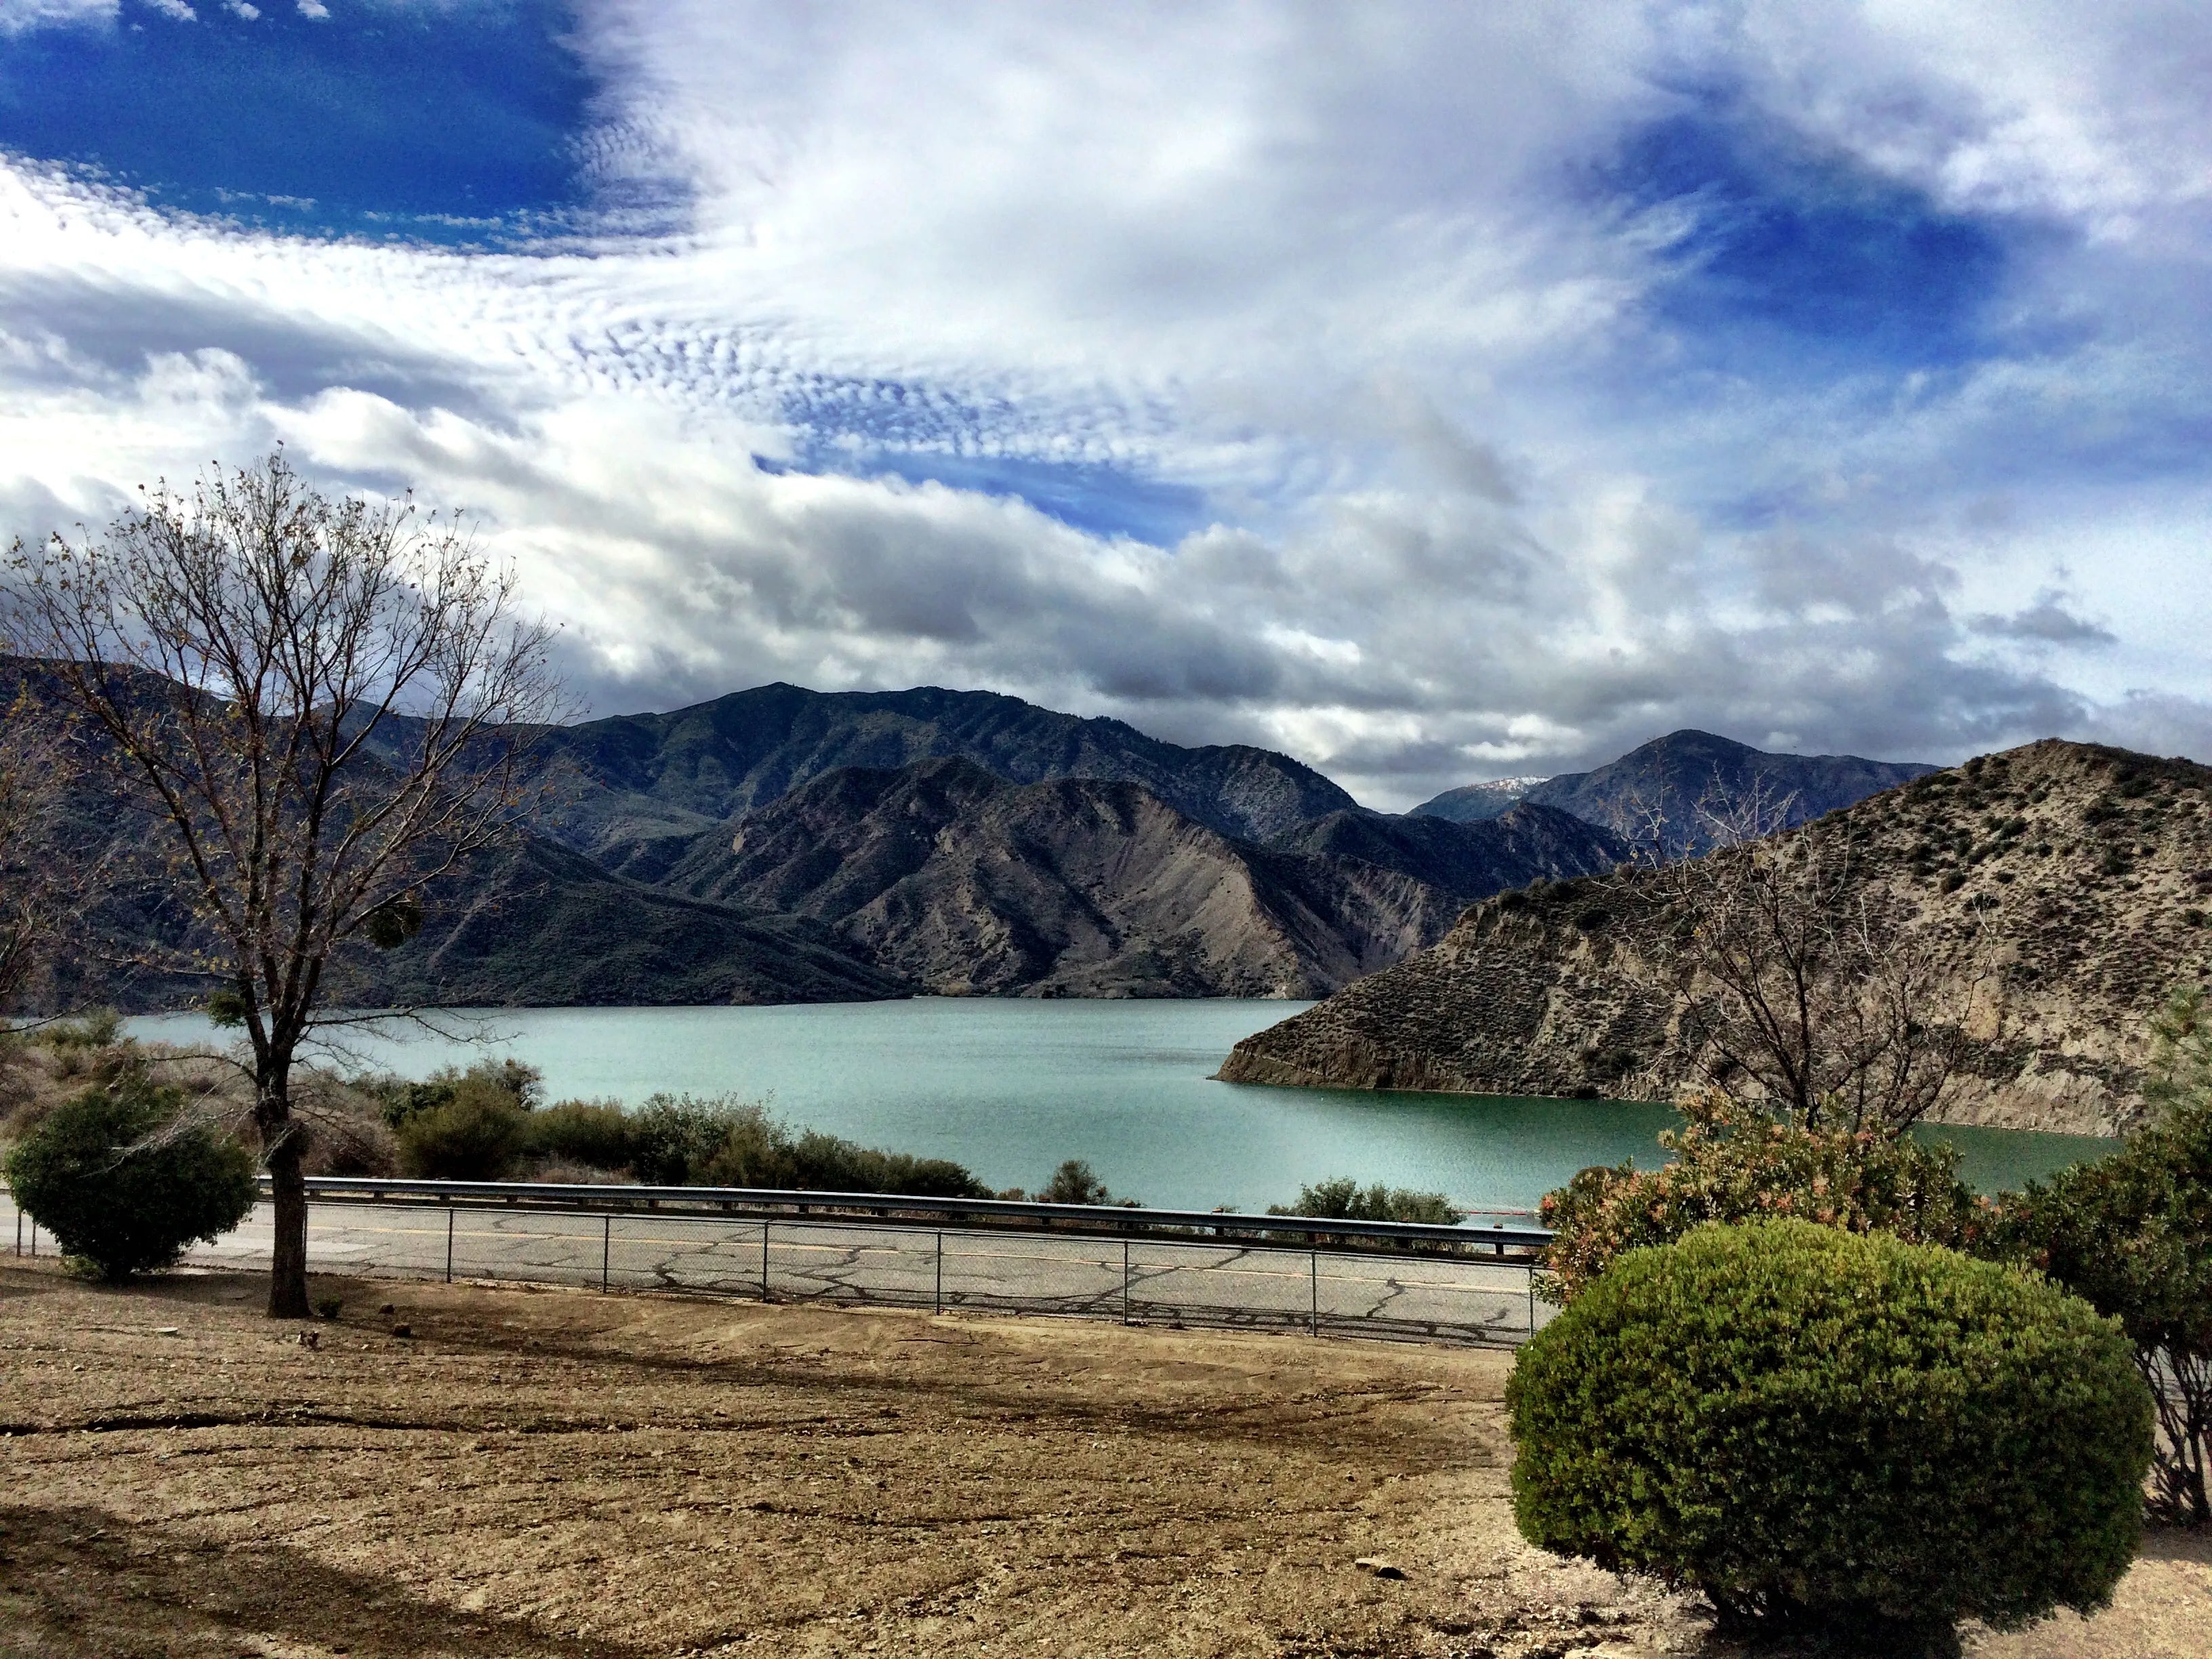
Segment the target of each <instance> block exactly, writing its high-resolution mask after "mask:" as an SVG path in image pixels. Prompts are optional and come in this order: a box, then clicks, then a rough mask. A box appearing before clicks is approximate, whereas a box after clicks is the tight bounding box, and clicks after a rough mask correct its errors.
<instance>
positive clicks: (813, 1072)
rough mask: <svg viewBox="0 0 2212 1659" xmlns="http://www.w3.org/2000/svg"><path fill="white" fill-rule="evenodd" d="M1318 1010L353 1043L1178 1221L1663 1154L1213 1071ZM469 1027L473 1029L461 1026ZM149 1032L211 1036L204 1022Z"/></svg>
mask: <svg viewBox="0 0 2212 1659" xmlns="http://www.w3.org/2000/svg"><path fill="white" fill-rule="evenodd" d="M1304 1006H1310V1005H1306V1004H1302V1003H1286V1002H1233V1001H1189V1002H1166V1001H1162V1002H1140V1001H1110V1002H1109V1001H1098V1002H1085V1001H1039V1000H1006V1001H999V1000H981V999H977V1000H966V999H960V1000H954V999H940V998H918V999H915V1000H912V1001H907V1002H871V1003H835V1004H809V1005H802V1006H787V1007H774V1008H530V1009H502V1010H497V1011H493V1012H486V1013H483V1014H481V1015H478V1016H475V1017H473V1018H475V1020H476V1021H477V1022H478V1023H477V1024H476V1025H475V1026H474V1027H473V1029H475V1030H478V1031H480V1032H481V1033H483V1035H484V1036H485V1037H486V1038H487V1039H488V1040H486V1041H483V1042H473V1043H472V1042H462V1041H455V1040H451V1039H448V1038H441V1037H438V1036H432V1035H428V1034H424V1033H420V1032H416V1033H413V1034H401V1035H392V1036H377V1035H366V1034H361V1033H356V1034H353V1035H352V1036H350V1038H349V1044H350V1048H351V1050H352V1052H351V1053H350V1054H348V1055H346V1056H345V1057H343V1062H342V1063H344V1064H346V1065H347V1066H348V1067H349V1069H352V1068H356V1067H364V1066H365V1067H373V1068H375V1069H380V1070H391V1071H396V1072H400V1073H405V1074H409V1075H412V1076H417V1077H419V1076H422V1075H423V1074H424V1073H428V1072H429V1071H431V1070H432V1069H434V1068H435V1067H436V1066H440V1065H442V1064H445V1063H447V1061H449V1060H459V1061H460V1062H462V1063H464V1064H466V1063H467V1062H468V1061H470V1060H472V1059H475V1058H478V1057H480V1056H482V1055H483V1054H512V1055H514V1056H515V1057H517V1058H519V1059H521V1060H526V1061H528V1062H529V1063H530V1064H532V1065H533V1066H538V1067H539V1068H540V1069H541V1070H543V1071H544V1074H545V1083H546V1089H547V1093H548V1096H549V1097H550V1098H552V1099H556V1100H557V1099H562V1098H566V1097H572V1096H582V1097H593V1096H600V1097H611V1098H614V1099H617V1100H622V1101H625V1102H629V1103H636V1102H638V1101H641V1100H642V1099H644V1098H645V1097H647V1095H649V1094H652V1093H653V1092H654V1091H657V1090H664V1089H665V1090H669V1091H675V1092H678V1093H682V1092H690V1093H693V1094H724V1093H728V1094H736V1095H739V1096H742V1097H745V1098H747V1099H763V1098H765V1099H768V1100H769V1101H770V1102H771V1103H772V1104H773V1105H774V1107H775V1109H776V1111H777V1112H778V1113H780V1114H781V1115H782V1116H783V1117H785V1118H786V1119H787V1120H788V1121H791V1122H793V1123H794V1124H798V1125H800V1126H803V1127H811V1128H817V1129H823V1130H827V1131H829V1133H832V1134H840V1135H845V1136H848V1137H849V1138H850V1139H854V1140H858V1141H860V1142H863V1143H864V1144H866V1145H869V1146H887V1147H894V1148H896V1149H898V1150H901V1151H905V1152H919V1153H923V1154H927V1155H929V1156H933V1157H939V1158H955V1159H957V1160H958V1161H959V1162H961V1163H963V1164H966V1165H968V1167H969V1168H970V1169H972V1170H975V1173H976V1174H977V1175H979V1176H981V1177H982V1178H983V1179H984V1180H985V1181H987V1182H990V1183H991V1184H992V1185H993V1186H994V1187H1001V1188H1003V1187H1014V1186H1020V1187H1027V1188H1035V1187H1036V1186H1038V1185H1040V1184H1042V1182H1043V1181H1044V1180H1045V1179H1046V1177H1047V1176H1048V1175H1049V1174H1050V1173H1051V1171H1052V1169H1053V1166H1054V1164H1058V1163H1059V1162H1060V1160H1061V1159H1063V1158H1086V1159H1088V1160H1089V1161H1090V1163H1091V1167H1092V1168H1093V1169H1095V1170H1097V1172H1098V1174H1099V1176H1100V1177H1101V1178H1102V1179H1103V1180H1104V1181H1105V1182H1106V1183H1107V1185H1108V1186H1109V1187H1110V1188H1112V1189H1113V1190H1114V1192H1115V1194H1116V1195H1117V1196H1123V1195H1126V1196H1132V1197H1135V1198H1139V1199H1142V1200H1144V1201H1145V1202H1146V1203H1148V1204H1154V1205H1159V1206H1166V1207H1171V1208H1188V1209H1201V1210H1203V1209H1212V1208H1214V1207H1215V1206H1220V1205H1227V1206H1231V1207H1233V1208H1236V1209H1239V1210H1250V1209H1255V1208H1264V1207H1265V1206H1267V1205H1268V1204H1271V1203H1283V1202H1286V1201H1287V1200H1291V1199H1292V1198H1295V1197H1296V1196H1297V1191H1298V1188H1300V1187H1302V1186H1304V1185H1306V1184H1307V1183H1309V1182H1316V1181H1322V1180H1326V1179H1328V1178H1329V1177H1331V1176H1354V1177H1356V1178H1357V1179H1358V1180H1359V1181H1361V1182H1376V1181H1380V1182H1388V1183H1389V1184H1390V1185H1392V1186H1403V1187H1418V1188H1424V1189H1429V1190H1439V1191H1442V1192H1444V1193H1446V1194H1449V1195H1450V1196H1451V1198H1452V1199H1453V1200H1455V1202H1457V1203H1459V1204H1461V1205H1462V1206H1465V1207H1468V1208H1469V1209H1504V1210H1516V1209H1527V1208H1530V1207H1533V1206H1534V1204H1535V1202H1536V1200H1538V1199H1539V1198H1540V1197H1541V1196H1542V1194H1544V1193H1545V1192H1546V1191H1547V1189H1548V1188H1553V1187H1556V1186H1558V1185H1559V1183H1560V1182H1564V1181H1565V1180H1566V1179H1567V1177H1568V1176H1571V1175H1573V1174H1574V1172H1575V1171H1576V1170H1579V1169H1581V1168H1583V1166H1584V1165H1585V1164H1617V1163H1619V1162H1620V1160H1621V1159H1623V1158H1634V1159H1636V1161H1637V1162H1638V1163H1639V1164H1641V1163H1645V1162H1655V1163H1656V1161H1657V1160H1658V1158H1659V1157H1660V1150H1659V1146H1658V1143H1657V1141H1656V1139H1655V1137H1656V1135H1657V1133H1658V1132H1659V1131H1660V1130H1661V1129H1662V1127H1665V1126H1666V1125H1667V1124H1668V1122H1669V1121H1671V1119H1672V1116H1673V1114H1672V1113H1670V1112H1669V1111H1668V1109H1666V1108H1665V1107H1663V1106H1656V1105H1651V1104H1648V1103H1628V1102H1617V1101H1579V1100H1571V1101H1570V1100H1513V1099H1503V1098H1497V1097H1477V1096H1465V1095H1417V1094H1373V1093H1369V1092H1367V1091H1360V1090H1317V1089H1263V1088H1253V1087H1249V1086H1240V1085H1235V1084H1228V1083H1216V1082H1213V1081H1212V1079H1211V1078H1210V1077H1209V1075H1208V1074H1209V1073H1212V1071H1213V1070H1214V1069H1215V1068H1216V1067H1217V1066H1219V1065H1220V1063H1221V1060H1222V1058H1223V1056H1225V1054H1228V1052H1229V1050H1230V1048H1231V1045H1233V1044H1234V1043H1235V1042H1237V1040H1238V1039H1239V1038H1240V1037H1244V1036H1249V1035H1251V1033H1253V1032H1254V1031H1256V1030H1260V1029H1261V1028H1262V1027H1264V1026H1267V1025H1271V1024H1274V1023H1275V1022H1276V1021H1277V1020H1279V1019H1285V1018H1289V1017H1290V1016H1291V1014H1294V1013H1296V1012H1298V1011H1299V1010H1300V1009H1301V1008H1302V1007H1304ZM441 1018H445V1019H446V1020H447V1023H449V1024H456V1025H457V1026H458V1025H459V1024H462V1023H464V1022H462V1021H460V1020H458V1019H456V1018H455V1017H452V1016H444V1017H441ZM129 1029H130V1030H131V1032H132V1034H133V1035H135V1036H142V1037H146V1038H152V1039H158V1040H161V1041H164V1042H209V1041H211V1040H214V1039H215V1038H216V1036H218V1035H219V1034H217V1033H215V1032H214V1031H212V1030H211V1028H210V1026H209V1025H208V1024H207V1022H206V1021H205V1020H204V1019H203V1018H199V1017H198V1016H197V1015H181V1014H170V1015H156V1016H150V1017H147V1018H138V1019H134V1020H131V1022H130V1023H129ZM1938 1133H1942V1135H1943V1136H1945V1137H1946V1138H1948V1139H1951V1140H1952V1141H1954V1144H1956V1145H1957V1146H1959V1147H1960V1152H1962V1154H1963V1155H1964V1157H1965V1159H1966V1172H1967V1176H1968V1178H1969V1179H1970V1180H1972V1181H1973V1182H1975V1184H1976V1185H1978V1186H1982V1187H1984V1188H1998V1187H2007V1186H2015V1185H2017V1184H2019V1183H2020V1182H2021V1181H2023V1180H2026V1179H2028V1178H2030V1177H2033V1176H2039V1175H2043V1174H2046V1173H2048V1172H2049V1171H2051V1170H2055V1169H2057V1168H2059V1167H2061V1166H2063V1164H2069V1163H2071V1162H2073V1161H2074V1160H2075V1158H2080V1157H2082V1156H2085V1155H2087V1156H2093V1155H2095V1154H2096V1153H2098V1152H2106V1151H2110V1150H2111V1147H2112V1143H2111V1142H2109V1141H2100V1140H2090V1139H2081V1138H2079V1137H2075V1136H2070V1135H2035V1134H2021V1133H2011V1132H2008V1131H2005V1130H1998V1129H1944V1130H1942V1131H1940V1132H1938Z"/></svg>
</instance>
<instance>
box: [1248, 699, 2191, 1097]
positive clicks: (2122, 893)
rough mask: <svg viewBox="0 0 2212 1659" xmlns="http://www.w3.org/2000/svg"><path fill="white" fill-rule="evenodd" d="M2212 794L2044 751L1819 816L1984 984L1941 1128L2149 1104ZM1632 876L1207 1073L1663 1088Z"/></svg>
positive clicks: (1392, 974)
mask: <svg viewBox="0 0 2212 1659" xmlns="http://www.w3.org/2000/svg"><path fill="white" fill-rule="evenodd" d="M2208 795H2212V769H2208V768H2206V767H2203V766H2199V765H2197V764H2196V763H2192V762H2189V761H2180V760H2155V759H2152V758H2149V757H2145V756H2141V755H2133V754H2129V753H2127V752H2125V751H2124V750H2112V749H2105V748H2099V747H2095V746H2093V745H2087V744H2070V743H2062V742H2057V741H2055V740H2053V741H2045V742H2042V743H2037V744H2029V745H2027V747H2025V748H2022V749H2016V750H2010V751H2008V752H2007V753H2004V754H2000V755H1994V756H1989V757H1983V758H1980V759H1978V760H1975V761H1971V762H1968V763H1966V765H1965V766H1962V767H1959V768H1955V769H1951V770H1948V771H1944V772H1940V773H1936V774H1933V775H1928V776H1924V777H1922V778H1920V779H1918V780H1917V781H1914V782H1912V783H1911V784H1909V785H1906V786H1905V787H1898V788H1892V789H1889V790H1887V791H1884V792H1883V793H1880V794H1877V795H1875V796H1873V797H1871V798H1869V799H1865V800H1863V801H1861V802H1859V803H1857V805H1853V806H1850V807H1849V808H1847V809H1844V811H1840V812H1838V813H1836V814H1834V815H1832V817H1830V818H1829V819H1828V820H1827V826H1826V827H1829V828H1833V829H1838V830H1839V831H1840V832H1841V833H1844V834H1845V835H1847V836H1849V837H1850V842H1851V844H1852V846H1853V848H1854V852H1855V856H1856V858H1857V865H1858V868H1859V869H1860V871H1861V872H1863V879H1864V880H1866V881H1867V882H1868V883H1869V884H1875V885H1876V886H1878V887H1880V888H1881V889H1882V890H1886V891H1887V892H1888V893H1891V894H1894V895H1895V896H1898V897H1899V899H1901V900H1903V901H1905V903H1906V905H1907V906H1908V907H1909V908H1911V910H1912V911H1913V912H1915V913H1916V915H1917V920H1916V921H1915V922H1914V923H1913V924H1912V925H1913V926H1915V927H1919V928H1922V929H1924V930H1927V931H1928V932H1929V933H1930V934H1931V935H1932V936H1933V939H1934V941H1935V943H1936V945H1937V947H1938V948H1939V949H1941V950H1942V951H1945V952H1946V953H1947V954H1948V957H1949V959H1950V960H1951V961H1952V963H1953V964H1954V969H1953V971H1954V975H1955V976H1965V975H1975V976H1976V980H1977V982H1976V984H1975V985H1974V986H1973V987H1972V988H1973V990H1974V992H1975V996H1974V999H1973V1001H1974V1006H1975V1008H1976V1010H1977V1012H1976V1015H1975V1018H1974V1020H1973V1021H1972V1024H1970V1028H1969V1029H1970V1033H1971V1035H1972V1036H1973V1038H1974V1039H1975V1048H1974V1054H1973V1057H1972V1063H1971V1066H1970V1067H1969V1069H1968V1072H1967V1073H1966V1075H1964V1076H1962V1077H1960V1079H1957V1081H1956V1082H1955V1083H1954V1088H1953V1092H1952V1094H1951V1096H1950V1097H1949V1098H1948V1102H1947V1103H1946V1106H1945V1108H1944V1109H1943V1112H1942V1116H1943V1117H1944V1118H1945V1119H1946V1120H1947V1121H1954V1122H1978V1123H1988V1124H1994V1125H2001V1126H2004V1127H2018V1128H2044V1129H2064V1130H2071V1131H2074V1132H2076V1133H2113V1132H2115V1131H2116V1130H2117V1129H2118V1128H2119V1127H2124V1125H2125V1124H2126V1123H2127V1122H2128V1121H2130V1120H2131V1118H2132V1117H2133V1116H2134V1115H2135V1114H2136V1113H2137V1112H2138V1111H2139V1110H2140V1109H2141V1099H2142V1097H2141V1086H2142V1063H2143V1060H2144V1046H2143V1043H2144V1030H2145V1025H2146V1023H2147V1022H2148V1019H2149V1018H2150V1016H2151V1015H2152V1013H2153V1012H2154V1011H2155V1010H2156V1008H2157V1007H2158V1006H2159V1004H2160V1001H2161V1000H2163V999H2164V998H2165V996H2166V994H2167V992H2168V991H2169V990H2170V989H2171V988H2172V987H2173V986H2175V985H2176V984H2179V983H2184V982H2202V981H2205V980H2207V979H2208V978H2212V923H2208V920H2207V911H2208V909H2212V804H2208ZM1717 856H1721V857H1727V856H1729V854H1717ZM1639 880H1643V881H1646V882H1648V878H1634V877H1629V878H1621V879H1620V880H1617V881H1612V882H1607V883H1605V884H1598V883H1595V882H1589V881H1574V882H1561V883H1554V884H1548V885H1547V886H1544V887H1541V888H1535V889H1531V890H1528V891H1527V892H1522V893H1508V894H1504V895H1503V896H1499V897H1497V898H1493V899H1492V900H1490V901H1488V902H1486V903H1484V904H1483V905H1481V906H1480V907H1478V908H1474V909H1473V910H1471V911H1469V912H1468V914H1467V915H1465V916H1463V917H1462V919H1461V920H1460V921H1459V922H1458V923H1457V925H1455V927H1453V929H1452V930H1451V932H1450V933H1449V934H1447V935H1446V936H1445V938H1444V939H1443V941H1442V942H1441V943H1440V944H1438V945H1436V946H1434V947H1433V948H1431V949H1430V950H1427V951H1422V952H1420V953H1419V954H1417V955H1415V956H1413V957H1409V958H1408V959H1407V961H1405V962H1403V963H1400V964H1399V965H1398V966H1396V967H1395V968H1392V969H1387V970H1385V971H1383V972H1382V973H1379V974H1376V975H1373V976H1371V977H1370V978H1368V979H1365V980H1362V981H1358V983H1356V984H1354V985H1352V986H1350V987H1347V988H1346V989H1345V990H1344V991H1341V992H1339V993H1338V994H1335V995H1334V996H1332V997H1330V998H1329V999H1328V1000H1327V1001H1325V1002H1323V1003H1322V1004H1321V1005H1320V1006H1317V1007H1316V1008H1313V1009H1310V1010H1309V1011H1308V1012H1305V1013H1304V1014H1301V1015H1299V1016H1297V1018H1292V1019H1290V1020H1286V1021H1285V1022H1284V1023H1282V1024H1279V1025H1276V1026H1273V1027H1272V1028H1270V1029H1269V1030H1265V1031H1262V1032H1260V1033H1259V1034H1257V1035H1256V1036H1252V1037H1249V1038H1247V1039H1246V1040H1245V1041H1244V1042H1241V1043H1239V1044H1238V1045H1237V1048H1236V1050H1235V1052H1234V1053H1233V1054H1231V1056H1230V1057H1229V1059H1228V1060H1227V1062H1226V1063H1225V1065H1224V1066H1223V1067H1222V1069H1221V1072H1220V1075H1221V1076H1222V1077H1224V1078H1225V1079H1230V1080H1231V1081H1236V1082H1245V1083H1274V1084H1293V1085H1317V1086H1328V1087H1352V1088H1381V1089H1425V1090H1443V1091H1463V1092H1470V1093H1484V1094H1510V1095H1561V1096H1576V1095H1579V1096H1594V1095H1608V1096H1619V1095H1631V1096H1635V1095H1643V1096H1664V1095H1667V1094H1668V1093H1670V1092H1671V1091H1673V1090H1674V1089H1675V1088H1676V1087H1678V1086H1680V1085H1682V1084H1683V1083H1685V1082H1686V1081H1688V1080H1689V1071H1688V1065H1687V1059H1686V1055H1685V1054H1683V1053H1682V1052H1681V1050H1680V1047H1679V1046H1678V1044H1677V1042H1676V1041H1675V1033H1674V1030H1673V1029H1672V1027H1671V1025H1670V1023H1669V1015H1670V1009H1669V1007H1668V1005H1667V1004H1666V1002H1665V1001H1664V1000H1662V999H1661V998H1659V997H1658V996H1657V995H1656V994H1654V993H1652V992H1651V991H1650V990H1648V989H1646V988H1644V981H1641V980H1639V978H1638V975H1636V974H1635V973H1634V972H1632V964H1633V962H1634V960H1635V958H1636V957H1638V955H1639V954H1640V950H1639V933H1642V932H1643V931H1644V930H1645V929H1647V928H1649V927H1650V926H1652V925H1654V924H1653V923H1652V921H1651V919H1650V916H1649V915H1646V914H1644V913H1643V912H1641V911H1640V909H1639V904H1638V884H1639ZM1977 939H1980V941H1981V942H1980V944H1978V945H1977V944H1976V943H1975V941H1976V940H1977ZM1984 969H1988V970H1990V971H1988V972H1986V974H1984V972H1983V970H1984ZM1955 988H1961V989H1963V988H1964V987H1963V986H1960V987H1955Z"/></svg>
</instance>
